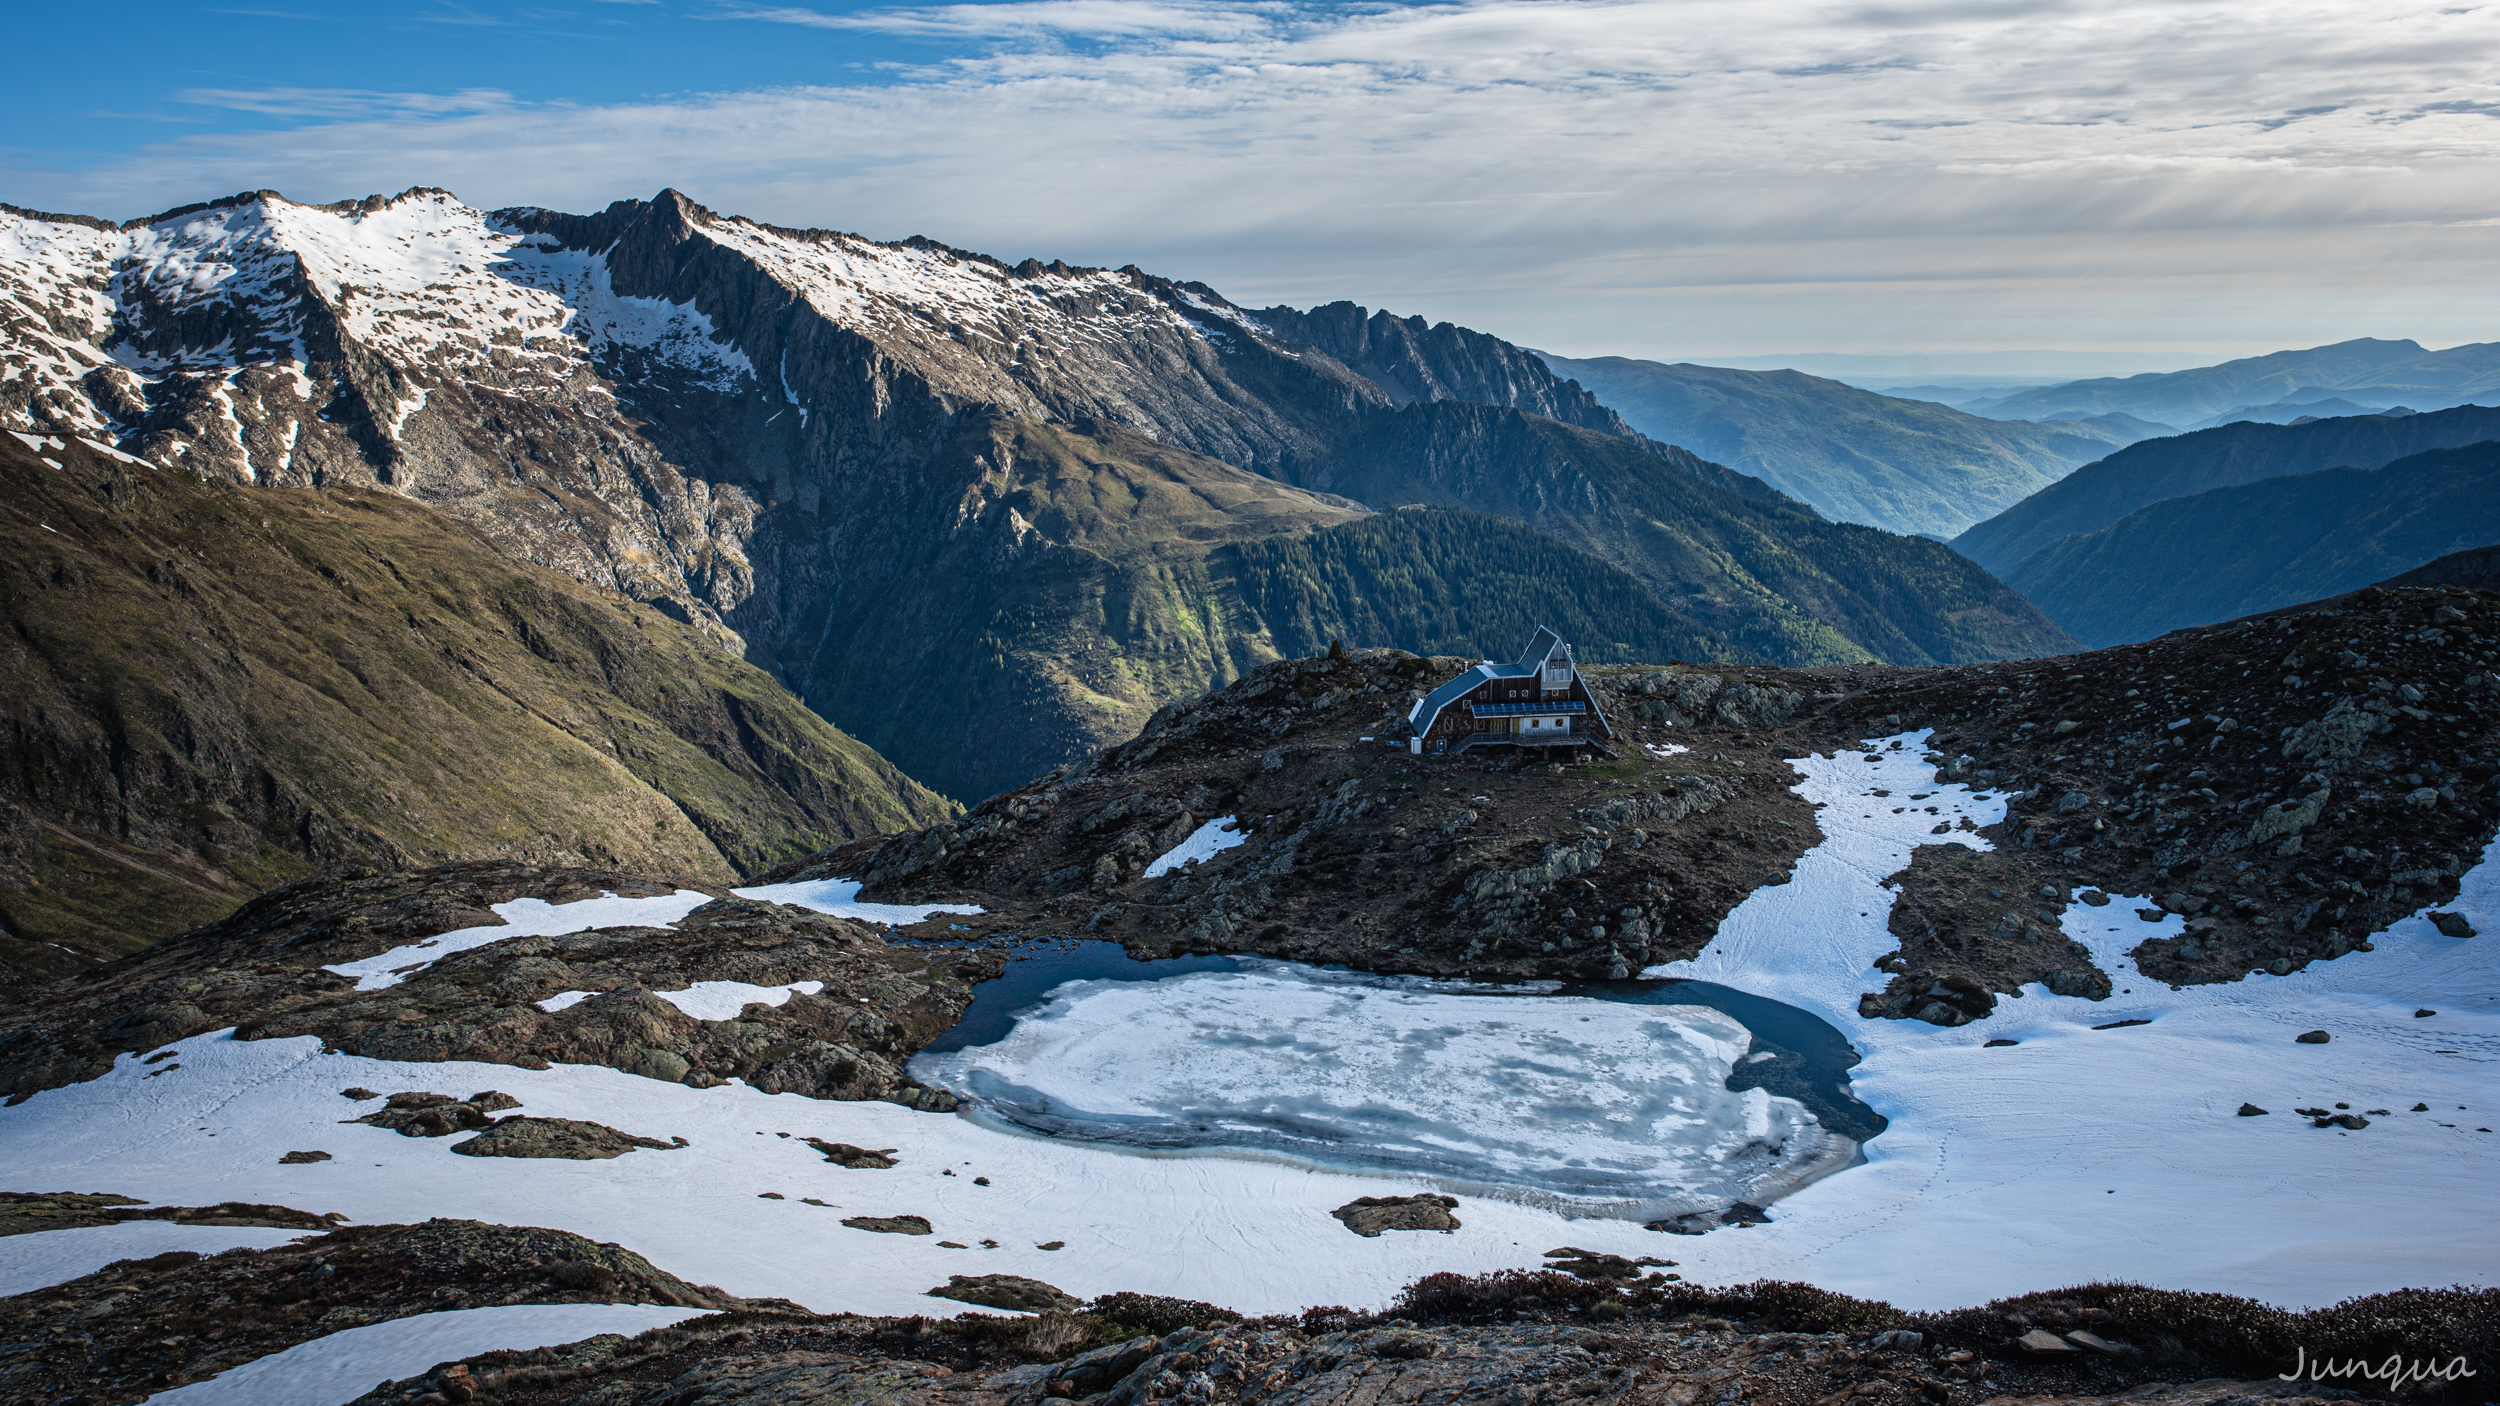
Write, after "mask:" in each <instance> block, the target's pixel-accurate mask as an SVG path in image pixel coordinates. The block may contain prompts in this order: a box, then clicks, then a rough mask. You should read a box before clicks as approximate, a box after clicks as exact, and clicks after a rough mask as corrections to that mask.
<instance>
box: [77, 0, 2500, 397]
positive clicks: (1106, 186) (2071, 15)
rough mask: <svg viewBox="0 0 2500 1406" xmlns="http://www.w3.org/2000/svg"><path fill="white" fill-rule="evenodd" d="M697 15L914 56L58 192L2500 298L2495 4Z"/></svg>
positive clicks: (2314, 301) (1683, 271)
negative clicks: (908, 47)
mask: <svg viewBox="0 0 2500 1406" xmlns="http://www.w3.org/2000/svg"><path fill="white" fill-rule="evenodd" d="M714 14H715V16H716V18H717V20H718V23H719V25H720V26H722V27H724V28H727V29H730V30H733V31H738V32H746V33H752V34H753V35H754V36H755V38H754V41H753V42H755V43H757V44H776V43H779V42H781V40H779V39H778V38H776V37H775V36H776V35H778V34H784V33H787V32H788V31H789V30H791V29H792V28H796V29H800V30H806V31H814V32H834V33H839V32H843V31H855V32H873V33H877V34H881V35H890V36H902V37H904V38H907V39H918V40H927V41H929V42H928V44H927V48H928V50H929V52H928V53H927V54H926V56H925V57H916V58H913V59H911V60H909V61H906V62H901V63H894V62H889V63H886V64H884V65H882V66H880V67H879V68H878V69H877V70H876V71H875V72H874V73H873V74H872V75H869V76H866V77H859V78H854V79H851V80H849V81H835V79H836V78H837V77H838V76H839V75H837V74H835V73H833V72H831V71H830V66H829V72H828V76H827V77H828V81H826V82H825V83H822V84H818V85H813V86H796V87H780V88H772V89H762V90H751V91H728V92H709V93H697V94H690V95H685V96H677V97H664V98H653V99H647V100H641V101H634V102H618V103H603V104H551V103H535V102H531V101H527V100H526V99H527V95H526V94H524V95H522V96H521V97H520V98H512V97H509V96H507V95H504V94H501V93H486V92H466V93H456V94H446V95H440V96H433V97H427V96H423V95H408V94H380V93H363V92H356V91H344V90H327V89H289V90H279V89H272V90H264V91H262V92H259V93H231V92H221V93H218V94H215V95H214V99H215V102H216V103H218V104H222V105H225V106H229V107H234V108H239V109H244V110H248V111H251V112H254V113H256V114H264V115H266V114H278V115H283V116H289V117H293V118H297V119H299V120H296V121H294V122H292V123H291V124H285V125H283V126H282V130H276V131H268V130H257V131H236V132H229V133H217V134H204V133H194V134H190V135H185V136H181V137H178V138H176V139H174V140H172V141H169V142H165V143H163V144H160V145H157V146H154V147H151V148H149V149H148V150H146V151H144V152H142V153H140V154H138V155H136V156H134V157H130V158H127V159H124V160H120V161H117V162H111V163H105V164H102V165H98V166H95V167H92V168H88V169H85V170H82V171H78V172H75V173H68V174H59V173H50V174H47V175H46V176H44V179H46V180H49V181H51V182H53V183H54V184H55V185H57V186H61V187H65V188H63V189H60V190H58V191H56V192H50V193H47V198H49V199H51V200H53V201H55V202H56V208H57V207H58V206H57V203H58V202H64V201H72V200H75V199H76V198H78V197H80V196H83V197H84V203H83V204H71V205H70V206H69V208H98V207H102V209H103V210H106V211H113V212H116V213H125V214H127V213H139V211H140V210H142V209H145V208H150V207H154V208H162V207H163V206H165V205H171V204H175V203H180V202H181V201H183V200H187V199H192V198H196V192H198V191H199V190H202V189H207V188H217V189H225V188H233V187H235V186H236V185H237V184H238V182H240V184H242V185H245V186H265V185H275V186H279V187H281V188H284V189H287V190H289V191H290V193H300V194H301V196H302V197H303V198H308V199H332V198H337V197H340V196H345V195H358V194H364V193H366V192H369V191H374V190H389V189H397V188H400V187H403V186H406V185H411V184H435V185H447V186H450V187H452V188H453V189H456V190H459V191H460V192H461V193H462V194H463V195H464V196H466V197H468V198H469V199H471V200H473V201H478V202H481V203H489V204H504V203H514V204H518V203H531V204H542V205H566V206H570V207H573V208H583V207H588V206H596V205H599V204H604V203H605V202H606V201H608V200H610V199H613V198H617V197H620V196H625V195H647V194H649V193H650V192H651V191H653V190H656V189H658V188H659V187H661V186H663V185H675V186H679V187H681V188H684V189H686V190H687V191H688V192H689V193H690V194H693V195H694V196H695V197H696V198H698V199H701V200H703V201H704V202H706V203H707V204H710V205H712V206H714V207H715V208H718V209H722V210H725V211H729V212H733V213H740V214H747V215H752V216H754V217H756V218H759V219H765V220H770V221H773V222H776V223H782V224H793V225H826V226H832V227H836V228H845V229H854V230H859V231H862V232H865V233H870V234H874V235H877V236H879V237H899V236H901V235H904V234H909V233H915V232H918V233H926V234H929V235H931V236H933V237H937V238H940V239H944V240H947V241H948V242H951V243H955V244H959V245H963V246H966V247H972V248H979V249H983V250H985V251H988V252H991V253H996V254H999V255H1002V256H1004V257H1008V258H1011V259H1012V258H1019V257H1022V256H1024V255H1025V254H1038V255H1041V256H1043V257H1053V256H1058V257H1066V258H1069V259H1072V260H1081V261H1085V262H1092V263H1104V264H1121V263H1128V262H1132V261H1134V262H1137V263H1140V264H1144V265H1146V266H1148V267H1152V268H1155V269H1157V270H1158V271H1161V272H1167V273H1171V274H1174V275H1177V276H1181V277H1193V278H1203V279H1205V280H1207V281H1208V282H1211V283H1213V284H1215V285H1216V286H1217V287H1219V288H1221V289H1223V290H1225V291H1226V292H1227V293H1228V294H1230V295H1231V296H1233V297H1235V298H1236V299H1238V300H1241V301H1245V302H1259V301H1296V302H1308V301H1321V300H1326V299H1329V298H1335V297H1353V298H1356V299H1358V300H1361V301H1366V302H1370V303H1372V304H1374V305H1388V306H1392V307H1395V308H1398V309H1399V310H1400V311H1419V312H1423V313H1426V314H1427V315H1430V316H1434V317H1449V318H1452V319H1455V320H1459V321H1462V322H1474V323H1476V324H1477V325H1483V326H1488V327H1491V328H1493V329H1494V330H1497V331H1501V332H1503V333H1505V334H1506V335H1510V336H1513V337H1517V338H1519V339H1521V340H1528V341H1534V342H1537V343H1539V344H1542V345H1546V346H1550V347H1552V348H1553V349H1555V350H1558V351H1571V352H1576V353H1583V354H1596V353H1603V352H1624V353H1629V354H1670V353H1684V352H1701V351H1719V352H1723V353H1727V354H1735V353H1738V352H1745V351H1768V350H1796V349H1801V348H1804V347H1808V346H1820V347H1826V348H1831V349H1877V350H1892V349H1903V350H1906V349H1917V348H1920V347H1941V346H1971V345H1983V346H1984V345H2005V346H2040V345H2066V346H2191V345H2193V346H2197V347H2203V348H2216V349H2223V350H2236V351H2244V350H2262V349H2266V348H2267V347H2270V346H2274V345H2290V344H2295V343H2308V342H2316V341H2324V340H2330V339H2333V338H2336V337H2340V336H2347V335H2361V334H2364V333H2369V334H2374V335H2385V336H2407V335H2411V336H2418V337H2422V338H2423V339H2424V340H2426V341H2431V342H2434V343H2438V342H2441V341H2460V340H2467V339H2469V338H2473V337H2474V336H2475V330H2476V329H2477V328H2478V327H2482V326H2487V325H2489V324H2490V322H2491V321H2492V319H2493V316H2494V314H2496V313H2500V279H2495V278H2494V277H2493V276H2492V275H2493V273H2494V272H2495V269H2494V267H2493V259H2492V255H2491V254H2490V252H2489V251H2488V250H2487V249H2486V247H2485V244H2486V241H2487V238H2488V236H2487V235H2486V234H2484V233H2483V232H2482V229H2483V227H2484V226H2485V224H2486V223H2487V222H2488V221H2489V220H2491V219H2492V218H2494V217H2495V216H2500V161H2495V159H2494V156H2495V146H2494V143H2495V140H2500V119H2495V117H2494V116H2493V115H2492V114H2493V113H2494V112H2495V111H2496V110H2500V84H2495V82H2494V81H2493V79H2492V77H2491V75H2493V74H2495V73H2500V65H2495V63H2494V60H2495V58H2500V53H2495V49H2500V31H2496V30H2495V26H2494V25H2493V23H2492V21H2491V20H2490V19H2489V18H2487V17H2485V16H2484V15H2483V14H2482V13H2481V12H2479V11H2466V12H2460V11H2458V10H2457V9H2456V7H2455V6H2454V5H2453V4H2438V3H2410V2H2409V0H2390V2H2389V3H2382V4H2380V5H2377V6H2371V7H2356V6H2352V5H2349V4H2314V3H2311V4H2302V3H2288V4H2276V5H2270V6H2268V7H2265V9H2264V12H2263V14H2262V16H2259V15H2256V14H2253V13H2252V11H2251V9H2250V7H2248V6H2247V5H2245V4H2244V3H2227V4H2226V3H2205V2H2204V0H2132V3H2131V2H2130V0H2118V2H2117V3H2103V4H2092V5H2083V4H2068V3H2053V2H2051V0H2010V2H1989V0H1951V3H1943V4H1910V3H1894V4H1880V5H1879V4H1860V5H1848V4H1840V5H1834V4H1829V3H1819V0H1742V3H1739V2H1738V0H1534V2H1533V3H1523V2H1522V0H1456V2H1454V3H1442V4H1421V5H1386V4H1380V5H1361V6H1342V5H1329V6H1322V5H1312V4H1291V3H1247V4H1242V3H1236V4H1189V3H1166V2H1165V0H1013V2H1012V3H1003V4H995V5H963V4H950V5H934V6H911V5H894V6H886V7H882V8H876V9H868V10H852V11H844V12H836V11H831V10H819V9H815V8H809V7H797V6H777V7H764V6H752V7H730V8H723V9H720V10H717V11H715V12H714ZM707 28H709V26H707ZM194 100H203V99H199V98H195V99H194ZM252 103H258V104H260V105H259V106H248V104H252ZM134 206H135V207H138V208H135V209H134V208H131V207H134ZM2484 290H2494V291H2489V292H2487V291H2484ZM2486 335H2487V334H2486Z"/></svg>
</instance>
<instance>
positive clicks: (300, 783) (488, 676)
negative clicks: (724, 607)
mask: <svg viewBox="0 0 2500 1406" xmlns="http://www.w3.org/2000/svg"><path fill="white" fill-rule="evenodd" d="M30 438H33V437H29V436H19V435H14V434H13V435H8V436H0V545H4V546H5V550H0V617H4V618H5V621H6V626H7V635H8V640H9V658H8V663H7V671H8V674H9V680H10V682H9V687H8V688H7V689H6V690H5V692H4V693H0V711H5V716H6V725H7V731H8V736H9V751H8V757H7V765H6V768H5V770H4V771H0V923H4V924H5V929H6V931H5V936H0V963H4V964H5V965H7V966H8V967H9V968H11V969H13V970H17V971H20V972H23V971H26V970H34V971H44V970H51V969H53V968H55V967H57V966H58V965H59V964H60V963H61V962H62V961H63V960H65V957H64V952H63V949H66V951H68V952H72V953H81V954H88V955H96V954H104V953H111V952H117V951H123V950H127V949H128V948H129V947H131V946H133V945H135V944H137V943H140V942H144V941H146V940H147V939H150V938H154V937H158V936H162V935H163V934H165V933H168V932H172V931H174V930H176V929H179V928H183V927H187V926H190V925H192V924H194V923H199V922H204V921H207V920H209V919H212V918H215V917H218V916H220V915H222V914H224V913H225V912H226V911H228V910H230V909H232V908H233V907H234V906H236V905H237V904H239V903H241V902H242V901H243V900H245V899H246V898H249V897H250V896H251V895H252V894H254V893H256V892H259V891H260V890H262V889H265V888H267V887H269V886H270V885H272V884H274V883H277V882H280V881H281V880H285V879H291V878H294V877H296V876H298V875H301V874H304V873H307V872H309V871H311V870H313V869H316V868H324V867H333V866H338V865H343V864H378V865H384V866H396V865H400V864H409V863H430V862H436V861H440V860H445V859H453V858H469V857H488V856H494V857H510V858H524V859H530V860H533V861H537V862H542V863H574V864H589V865H594V866H617V865H630V866H637V867H644V868H657V869H663V870H665V871H668V872H675V873H680V874H684V875H687V876H689V877H693V878H697V879H701V880H704V881H706V882H714V883H718V882H726V881H729V880H731V879H732V878H733V877H735V876H738V875H742V874H749V873H753V872H756V871H757V870H760V869H762V868H765V867H767V866H769V865H771V864H773V863H776V862H778V861H780V860H782V859H786V858H788V857H790V856H791V855H793V854H799V853H805V852H807V851H809V850H812V849H815V848H820V847H822V846H823V845H825V844H827V843H838V842H839V841H841V840H843V839H846V838H854V837H858V836H863V835H868V834H873V833H876V832H879V831H887V830H896V829H906V828H910V827H912V826H916V825H925V824H928V823H930V822H932V821H935V820H938V819H942V818H944V817H945V816H946V815H948V814H950V813H951V811H952V807H951V806H950V805H949V804H948V803H946V802H944V801H942V800H940V799H939V798H938V797H936V796H934V795H932V794H931V793H930V792H928V791H926V790H924V789H922V788H921V787H920V786H919V785H917V784H916V783H914V782H912V781H911V780H910V779H909V778H907V777H905V776H904V775H902V774H901V773H900V772H899V771H897V770H896V769H895V768H894V766H893V765H892V764H891V763H889V762H887V761H886V760H885V759H884V758H882V757H879V756H877V755H876V754H875V753H874V752H872V751H870V750H869V749H868V748H866V747H864V746H862V745H860V744H859V743H858V742H856V741H854V740H852V739H851V738H849V737H846V736H844V735H842V734H841V733H839V732H837V731H835V730H834V729H833V728H832V727H831V726H830V725H828V724H827V723H825V722H824V721H823V720H822V719H821V718H819V717H817V716H816V715H815V714H813V713H811V712H809V711H808V710H807V709H806V708H805V707H803V706H801V705H800V704H799V702H798V700H797V699H795V698H793V697H791V696H790V694H789V693H788V692H787V691H786V690H784V689H783V688H782V687H781V686H780V685H779V684H777V683H775V682H773V680H772V679H771V678H769V677H767V676H766V675H765V674H763V673H762V672H761V671H759V670H757V669H755V668H753V667H751V666H749V665H746V664H743V663H741V662H739V661H738V660H737V659H736V658H734V657H732V656H730V655H728V654H725V653H723V652H721V651H720V650H718V649H715V648H712V647H710V646H709V644H708V643H707V642H706V641H705V639H704V637H703V636H702V635H701V634H699V633H698V632H697V631H695V630H693V629H691V628H689V627H687V626H685V625H683V624H680V623H678V622H677V621H675V620H672V619H669V618H668V617H666V616H665V615H663V614H661V613H660V612H658V611H656V610H653V609H651V608H650V607H648V606H643V605H637V604H634V603H631V602H628V601H624V600H622V599H620V598H615V597H602V596H601V595H600V594H599V593H597V592H595V591H592V590H590V589H588V588H586V587H584V586H582V585H581V584H579V583H578V582H576V581H574V580H573V579H572V578H570V577H568V576H565V575H562V574H560V573H557V572H552V571H548V570H545V569H543V568H538V567H531V566H527V565H524V564H521V563H517V562H514V561H511V560H510V559H508V558H507V557H505V556H503V555H502V554H500V553H498V552H497V551H496V550H495V549H494V548H493V546H491V545H490V544H489V543H488V542H487V541H485V540H484V539H483V538H482V537H481V536H480V535H479V534H478V533H477V532H475V531H474V530H472V529H470V528H467V527H465V526H463V525H461V524H460V523H458V522H455V521H453V520H451V519H449V518H446V517H444V516H443V515H441V514H439V513H436V512H434V511H432V510H431V509H429V508H426V507H424V506H423V505H421V504H418V503H416V502H413V501H411V500H409V499H407V498H405V497H402V496H400V495H398V494H394V493H388V492H379V491H375V490H372V489H369V488H338V489H332V490H327V491H321V492H314V491H310V490H303V489H262V488H249V487H239V486H234V485H228V484H221V483H216V482H213V481H203V480H200V479H198V478H195V477H193V476H192V475H189V474H185V473H181V472H178V471H171V470H166V469H162V468H156V467H153V466H149V465H146V464H143V463H139V462H135V461H132V460H129V459H128V458H127V457H115V456H111V455H109V454H108V453H107V452H103V451H99V450H97V449H95V448H92V447H90V446H89V445H87V444H85V443H82V442H80V441H78V440H75V439H65V438H58V437H55V438H42V439H35V440H34V444H33V445H32V446H30V445H29V444H28V443H27V440H28V439H30ZM50 944H58V947H57V948H56V947H54V946H51V945H50Z"/></svg>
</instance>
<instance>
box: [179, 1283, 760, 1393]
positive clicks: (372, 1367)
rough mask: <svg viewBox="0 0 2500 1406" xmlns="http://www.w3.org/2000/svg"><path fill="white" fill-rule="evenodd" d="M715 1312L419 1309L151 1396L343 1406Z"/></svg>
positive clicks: (621, 1307) (590, 1306)
mask: <svg viewBox="0 0 2500 1406" xmlns="http://www.w3.org/2000/svg"><path fill="white" fill-rule="evenodd" d="M709 1311H710V1310H708V1309H700V1308H672V1307H664V1306H661V1305H658V1304H636V1303H550V1304H512V1305H507V1306H505V1307H502V1308H455V1309H449V1310H446V1311H444V1312H441V1313H420V1314H417V1315H415V1316H413V1317H409V1318H394V1319H392V1320H391V1321H389V1322H387V1323H372V1324H368V1325H366V1326H364V1327H362V1328H348V1329H345V1330H343V1331H340V1332H336V1333H332V1334H330V1335H329V1336H328V1337H321V1338H314V1339H313V1340H312V1341H310V1342H302V1343H297V1344H296V1345H295V1346H293V1347H291V1348H288V1349H287V1350H286V1351H284V1352H278V1353H272V1354H270V1355H269V1356H267V1357H262V1358H257V1359H255V1360H253V1361H250V1362H246V1363H244V1364H243V1365H242V1366H240V1367H236V1368H233V1369H231V1370H229V1371H225V1372H220V1373H219V1374H217V1375H216V1376H214V1377H211V1378H209V1379H208V1380H207V1381H204V1382H193V1383H191V1384H190V1385H189V1386H178V1387H175V1388H174V1389H173V1390H171V1391H160V1392H158V1393H157V1394H155V1395H154V1396H151V1397H149V1398H148V1400H149V1401H150V1402H152V1403H157V1406H338V1403H339V1402H341V1401H346V1400H350V1399H352V1398H354V1397H358V1396H362V1395H364V1394H365V1393H366V1392H367V1391H369V1390H371V1389H372V1388H374V1387H376V1386H378V1385H380V1384H381V1383H383V1382H385V1381H400V1380H404V1379H406V1378H409V1377H414V1376H417V1375H420V1374H421V1373H423V1372H424V1371H425V1370H426V1369H427V1368H429V1367H432V1366H434V1365H435V1364H437V1363H441V1362H452V1361H457V1360H459V1359H460V1358H463V1357H474V1356H476V1355H477V1354H478V1353H481V1352H495V1351H512V1352H525V1351H527V1350H529V1349H531V1348H534V1347H554V1346H556V1345H558V1344H560V1343H571V1342H579V1341H581V1340H582V1339H584V1338H590V1337H597V1336H598V1335H599V1334H601V1333H622V1334H624V1335H625V1336H627V1337H632V1336H634V1335H635V1334H638V1333H646V1332H649V1331H650V1330H651V1329H653V1328H665V1327H668V1326H669V1325H671V1324H674V1323H683V1322H685V1321H686V1320H687V1319H689V1318H694V1317H698V1316H700V1315H701V1314H704V1313H707V1312H709Z"/></svg>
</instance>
